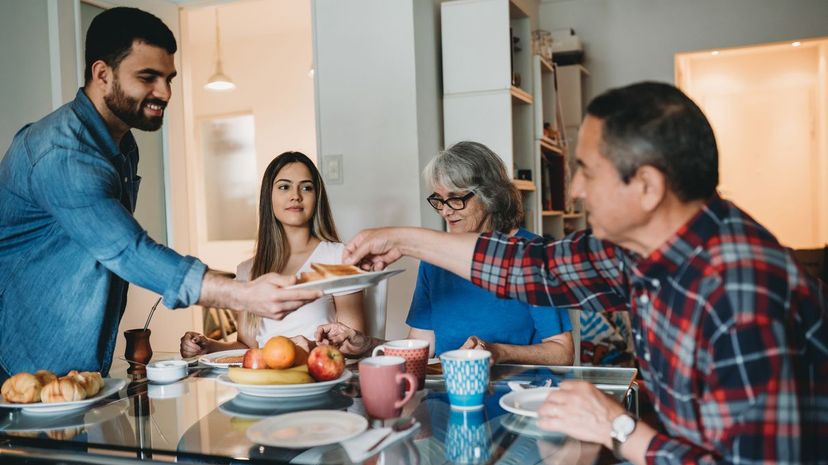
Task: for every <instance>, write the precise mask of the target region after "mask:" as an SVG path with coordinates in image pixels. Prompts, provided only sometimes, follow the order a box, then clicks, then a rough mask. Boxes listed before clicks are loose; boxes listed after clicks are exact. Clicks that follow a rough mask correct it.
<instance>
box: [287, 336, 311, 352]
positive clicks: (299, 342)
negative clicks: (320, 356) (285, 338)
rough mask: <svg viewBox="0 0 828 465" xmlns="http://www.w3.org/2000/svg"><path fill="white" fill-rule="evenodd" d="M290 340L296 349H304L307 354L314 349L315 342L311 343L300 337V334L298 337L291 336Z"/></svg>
mask: <svg viewBox="0 0 828 465" xmlns="http://www.w3.org/2000/svg"><path fill="white" fill-rule="evenodd" d="M290 340H291V341H293V343H294V344H296V345H297V346H298V347H301V348H302V349H304V350H305V352H307V353H310V351H311V350H313V348H314V347H316V342H315V341H311V340H309V339H308V338H306V337H305V336H302V335H301V334H300V335H299V336H293V337H292V338H290Z"/></svg>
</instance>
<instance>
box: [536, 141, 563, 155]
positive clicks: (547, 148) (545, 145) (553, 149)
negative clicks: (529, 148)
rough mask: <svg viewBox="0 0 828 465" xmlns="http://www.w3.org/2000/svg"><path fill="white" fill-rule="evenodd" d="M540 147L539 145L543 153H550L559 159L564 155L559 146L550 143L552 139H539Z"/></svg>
mask: <svg viewBox="0 0 828 465" xmlns="http://www.w3.org/2000/svg"><path fill="white" fill-rule="evenodd" d="M540 145H541V150H543V151H544V152H548V153H552V154H554V155H558V156H561V157H562V156H563V154H564V152H563V148H562V147H561V146H559V145H557V144H555V143H554V142H552V139H550V138H548V137H541V138H540Z"/></svg>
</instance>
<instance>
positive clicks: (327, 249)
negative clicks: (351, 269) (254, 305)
mask: <svg viewBox="0 0 828 465" xmlns="http://www.w3.org/2000/svg"><path fill="white" fill-rule="evenodd" d="M344 250H345V244H342V243H341V242H325V241H322V242H320V243H319V245H317V246H316V249H314V251H313V252H312V253H311V254H310V256H309V257H308V259H307V260H306V261H305V263H304V264H302V267H301V268H299V271H298V272H297V274H298V273H301V272H305V271H312V270H311V267H310V264H311V263H330V264H340V263H342V252H343V251H344ZM252 270H253V259H252V258H251V259H249V260H246V261H244V262H242V263H240V264H239V266H238V267H237V268H236V279H238V280H240V281H249V280H250V275H251V272H252ZM335 321H336V307H335V306H334V301H333V297H332V296H330V295H323V296H322V297H320V298H319V299H317V300H314V301H313V302H311V303H309V304H306V305H303V306H302V307H299V308H298V309H297V310H296V311H295V312H292V313H290V314H288V315H287V316H286V317H284V318H283V319H282V320H272V319H270V318H262V319H261V322H260V323H259V329H258V331H257V332H256V342H257V343H258V344H259V347H262V346H264V344H265V343H266V342H267V341H268V339H270V338H271V337H273V336H287V337H293V336H298V335H302V336H305V337H306V338H308V339H309V340H311V341H312V340H314V333H315V332H316V328H317V327H319V325H324V324H328V323H333V322H335ZM239 326H241V324H240V325H239Z"/></svg>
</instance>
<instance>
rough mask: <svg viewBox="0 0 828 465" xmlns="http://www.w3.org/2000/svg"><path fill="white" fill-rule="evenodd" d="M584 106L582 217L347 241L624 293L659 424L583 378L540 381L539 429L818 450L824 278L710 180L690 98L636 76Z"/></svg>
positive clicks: (656, 458)
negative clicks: (564, 232)
mask: <svg viewBox="0 0 828 465" xmlns="http://www.w3.org/2000/svg"><path fill="white" fill-rule="evenodd" d="M587 114H588V115H587V117H586V118H585V120H584V122H583V126H582V127H581V133H580V138H579V143H578V152H577V159H578V164H579V166H580V168H579V170H578V172H577V174H576V175H575V178H574V179H573V182H572V193H573V195H574V196H575V197H577V198H580V199H582V200H583V202H584V205H585V206H586V210H587V212H588V213H589V222H590V226H591V228H592V229H591V231H586V232H580V233H575V234H573V235H571V236H569V237H566V238H564V239H563V240H561V241H558V242H544V241H542V240H533V241H526V240H521V239H517V238H510V237H506V236H503V235H500V234H496V233H495V234H483V235H480V236H479V237H478V236H474V235H465V236H461V235H448V234H443V233H438V232H433V231H422V230H415V229H380V230H369V231H364V232H362V233H360V234H359V235H358V236H357V237H355V238H354V239H353V240H352V241H351V243H350V244H349V245H348V248H347V251H346V258H347V259H348V260H349V261H350V262H353V263H355V262H361V263H362V264H363V265H364V266H366V267H367V266H373V267H383V266H385V265H386V264H388V263H390V262H392V261H394V260H396V259H397V258H399V257H400V256H401V255H410V256H414V257H417V258H420V259H423V260H426V261H428V262H431V263H434V264H436V265H437V266H441V267H443V268H448V269H450V270H451V271H453V272H454V273H457V274H459V275H461V276H465V277H466V278H470V279H471V280H472V282H474V283H475V284H477V285H479V286H482V287H484V288H486V289H489V290H491V291H492V292H496V293H497V294H498V295H500V296H503V297H511V298H516V299H520V300H524V301H527V302H529V303H533V304H540V305H549V304H554V305H556V306H575V307H580V308H583V309H585V310H596V311H599V310H600V311H613V310H625V309H627V310H631V314H632V320H633V326H634V333H635V344H636V351H637V353H638V356H639V363H640V367H641V372H642V374H643V376H644V379H645V385H646V388H647V391H648V395H649V397H650V400H651V401H652V403H653V405H654V407H655V410H656V412H657V413H658V416H659V419H660V421H661V423H662V424H663V427H664V429H663V430H661V431H658V430H656V428H655V426H654V425H648V424H645V423H644V422H641V421H638V420H637V419H635V418H633V417H632V416H631V415H629V414H628V413H626V412H625V410H624V408H623V407H622V406H621V405H620V404H618V403H617V402H615V401H613V400H612V399H610V398H609V397H607V396H605V395H603V394H602V393H600V392H599V391H598V390H597V389H595V388H594V387H593V386H591V385H589V384H587V383H583V382H569V383H563V384H562V386H561V389H560V390H559V391H557V392H555V393H553V394H551V395H550V396H549V398H548V400H547V401H546V403H545V404H544V406H543V407H542V408H541V411H540V420H539V424H540V425H541V426H542V427H544V428H547V429H551V430H556V431H562V432H564V433H566V434H568V435H570V436H573V437H575V438H577V439H581V440H586V441H591V442H597V443H601V444H604V445H606V446H607V447H609V448H612V449H613V450H614V452H615V453H616V455H618V456H619V457H620V458H623V459H625V460H629V461H631V462H633V463H637V464H643V463H716V462H721V463H825V460H826V459H828V441H826V439H825V438H828V324H826V321H825V320H826V307H828V305H826V297H825V294H824V293H823V292H822V290H821V289H820V287H819V284H818V283H817V282H815V281H813V280H811V279H810V278H809V277H807V276H806V275H805V273H803V272H802V270H801V269H800V268H799V267H798V266H797V265H796V264H795V263H794V261H793V259H792V258H791V256H790V255H789V254H788V253H787V251H786V250H785V248H783V247H782V246H781V245H779V243H778V242H777V241H776V239H775V238H774V237H773V235H771V234H770V233H769V232H768V231H767V230H766V229H765V228H763V227H762V226H761V225H759V224H758V223H756V222H755V221H754V220H753V219H752V218H750V216H748V215H747V214H745V213H744V212H742V211H741V210H740V209H739V208H737V207H736V206H735V205H733V204H732V203H730V202H728V201H726V200H723V199H721V198H720V197H719V196H718V195H717V194H716V191H715V188H716V185H717V183H718V154H717V148H716V143H715V138H714V135H713V130H712V129H711V127H710V125H709V123H708V122H707V120H706V118H705V117H704V115H703V114H702V112H701V110H700V109H699V108H698V107H697V106H696V105H695V104H694V103H693V102H692V101H691V100H690V99H689V98H688V97H687V96H685V95H684V94H682V93H681V92H680V91H679V90H678V89H676V88H674V87H672V86H669V85H666V84H658V83H641V84H635V85H631V86H628V87H624V88H619V89H614V90H611V91H608V92H606V93H605V94H603V95H601V96H599V97H597V98H596V99H595V100H594V101H592V102H591V103H590V105H589V107H588V109H587ZM507 317H508V315H504V318H507Z"/></svg>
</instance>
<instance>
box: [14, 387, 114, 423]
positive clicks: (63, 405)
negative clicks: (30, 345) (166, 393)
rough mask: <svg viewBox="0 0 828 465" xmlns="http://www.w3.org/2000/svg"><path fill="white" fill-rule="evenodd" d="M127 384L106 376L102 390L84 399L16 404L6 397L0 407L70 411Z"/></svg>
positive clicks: (47, 412)
mask: <svg viewBox="0 0 828 465" xmlns="http://www.w3.org/2000/svg"><path fill="white" fill-rule="evenodd" d="M125 385H126V381H124V380H122V379H113V378H104V387H103V389H101V391H100V392H99V393H98V394H97V395H94V396H92V397H89V398H87V399H83V400H75V401H72V402H47V403H43V402H37V403H34V404H15V403H12V402H6V401H5V399H3V400H0V407H3V408H20V409H22V410H23V411H24V412H26V413H28V414H33V415H41V414H43V415H52V414H55V413H62V412H69V411H72V410H77V409H82V408H85V407H87V406H90V405H92V404H94V403H95V402H97V401H99V400H101V399H104V398H106V397H109V396H111V395H112V394H115V393H116V392H118V391H120V390H121V388H123V387H124V386H125Z"/></svg>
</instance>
